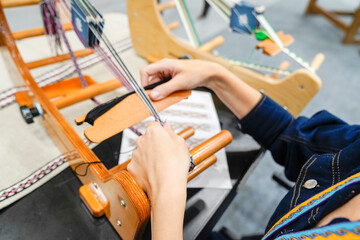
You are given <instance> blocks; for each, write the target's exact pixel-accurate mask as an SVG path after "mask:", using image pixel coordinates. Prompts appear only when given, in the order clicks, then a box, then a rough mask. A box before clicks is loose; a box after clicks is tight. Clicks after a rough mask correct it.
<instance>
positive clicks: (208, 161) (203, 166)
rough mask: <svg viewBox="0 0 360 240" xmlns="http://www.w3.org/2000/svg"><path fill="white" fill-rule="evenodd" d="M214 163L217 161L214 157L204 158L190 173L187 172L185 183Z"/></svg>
mask: <svg viewBox="0 0 360 240" xmlns="http://www.w3.org/2000/svg"><path fill="white" fill-rule="evenodd" d="M216 161H217V158H216V156H215V155H211V156H210V157H208V158H206V159H205V160H204V161H202V162H201V163H199V164H198V165H196V166H195V168H194V169H193V170H192V171H191V172H189V175H188V179H187V181H188V182H190V181H191V180H193V179H194V178H195V177H197V176H198V175H199V174H200V173H202V172H203V171H205V170H206V169H208V168H209V167H210V166H211V165H213V164H214V163H216Z"/></svg>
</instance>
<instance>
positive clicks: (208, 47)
mask: <svg viewBox="0 0 360 240" xmlns="http://www.w3.org/2000/svg"><path fill="white" fill-rule="evenodd" d="M224 41H225V39H224V37H223V36H217V37H215V38H214V39H212V40H210V41H209V42H207V43H205V44H203V45H201V46H200V47H199V48H198V49H199V50H200V51H202V52H211V51H212V50H214V49H215V48H217V47H218V46H220V45H221V44H223V43H224Z"/></svg>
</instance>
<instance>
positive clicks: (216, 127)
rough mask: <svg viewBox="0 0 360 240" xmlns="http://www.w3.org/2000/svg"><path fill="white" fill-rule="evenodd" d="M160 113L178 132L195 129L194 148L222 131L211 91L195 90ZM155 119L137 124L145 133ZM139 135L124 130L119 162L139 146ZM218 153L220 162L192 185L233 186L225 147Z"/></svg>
mask: <svg viewBox="0 0 360 240" xmlns="http://www.w3.org/2000/svg"><path fill="white" fill-rule="evenodd" d="M160 116H161V117H162V119H163V120H165V121H166V122H169V123H171V125H172V127H173V129H174V131H175V132H180V131H182V130H184V129H185V128H187V127H189V126H191V127H193V128H194V130H195V134H194V135H193V136H192V137H190V138H189V139H188V140H186V141H187V143H189V144H190V146H191V148H193V147H195V146H197V145H199V144H200V143H202V142H204V141H205V140H207V139H209V138H211V137H212V136H214V135H216V134H217V133H219V132H220V131H221V128H220V124H219V119H218V116H217V113H216V110H215V106H214V103H213V100H212V97H211V94H210V93H207V92H200V91H192V94H191V96H190V97H189V98H188V99H184V100H183V101H181V102H179V103H177V104H175V105H173V106H170V107H169V108H167V109H165V110H163V111H162V112H160ZM151 121H154V118H153V117H149V118H147V119H145V120H144V121H142V122H140V123H138V124H136V125H135V126H134V127H135V128H136V129H137V130H139V131H140V132H141V133H145V130H146V126H147V124H148V123H149V122H151ZM136 138H137V135H136V134H134V133H133V132H132V131H131V130H129V129H126V130H125V131H124V132H123V138H122V143H121V149H120V158H119V164H121V163H123V162H125V161H126V160H128V159H129V158H131V154H132V150H134V149H135V141H136ZM215 155H216V157H217V162H216V163H215V164H214V165H213V166H211V167H209V168H208V169H207V170H205V171H204V172H203V173H201V174H200V175H199V176H198V177H196V178H195V179H193V180H192V181H191V182H190V183H189V184H188V187H192V188H205V187H207V188H223V189H224V188H225V189H226V188H231V181H230V175H229V170H228V164H227V160H226V154H225V150H224V149H222V150H220V151H219V152H217V153H216V154H215Z"/></svg>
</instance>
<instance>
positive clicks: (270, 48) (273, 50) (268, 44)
mask: <svg viewBox="0 0 360 240" xmlns="http://www.w3.org/2000/svg"><path fill="white" fill-rule="evenodd" d="M277 34H278V37H279V38H280V40H281V41H282V43H283V44H284V46H285V47H287V46H289V45H290V44H291V43H293V42H294V38H293V37H292V36H291V35H289V34H284V32H283V31H279V32H278V33H277ZM256 49H262V50H263V53H264V54H265V55H269V56H275V55H276V54H278V53H279V52H280V51H281V49H280V47H279V46H278V45H276V43H274V42H273V41H272V40H271V39H270V38H268V39H265V40H264V41H261V42H260V43H259V44H258V45H256Z"/></svg>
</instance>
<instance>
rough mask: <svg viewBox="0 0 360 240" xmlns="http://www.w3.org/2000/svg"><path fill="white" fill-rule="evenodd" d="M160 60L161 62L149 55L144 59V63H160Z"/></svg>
mask: <svg viewBox="0 0 360 240" xmlns="http://www.w3.org/2000/svg"><path fill="white" fill-rule="evenodd" d="M160 60H161V58H158V57H156V56H153V55H150V56H147V57H146V61H147V62H148V63H154V62H157V61H160Z"/></svg>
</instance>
